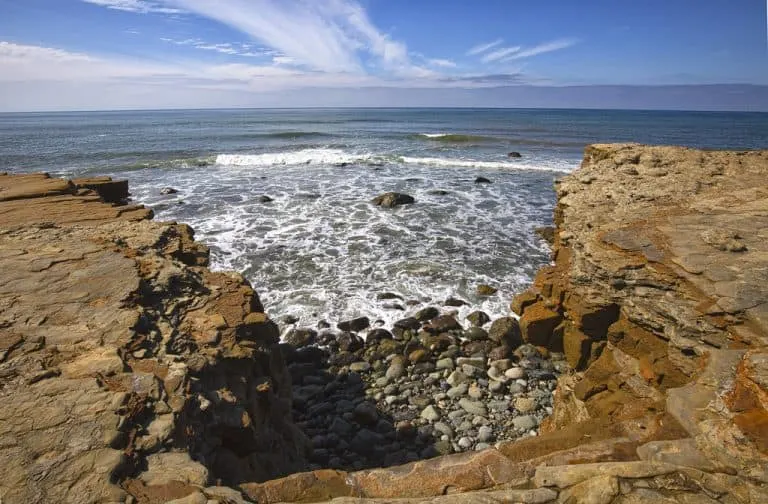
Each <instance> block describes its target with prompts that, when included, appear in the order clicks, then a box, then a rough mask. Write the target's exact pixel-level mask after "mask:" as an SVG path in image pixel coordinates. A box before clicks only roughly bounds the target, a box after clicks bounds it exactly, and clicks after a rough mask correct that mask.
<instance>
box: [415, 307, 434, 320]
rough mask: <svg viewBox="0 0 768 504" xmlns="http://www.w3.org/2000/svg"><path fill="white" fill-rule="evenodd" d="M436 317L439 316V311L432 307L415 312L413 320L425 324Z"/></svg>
mask: <svg viewBox="0 0 768 504" xmlns="http://www.w3.org/2000/svg"><path fill="white" fill-rule="evenodd" d="M438 315H440V310H438V309H437V308H435V307H433V306H428V307H427V308H422V309H421V310H419V311H417V312H416V313H415V314H414V316H413V318H415V319H416V320H418V321H419V322H427V321H429V320H432V319H433V318H435V317H437V316H438Z"/></svg>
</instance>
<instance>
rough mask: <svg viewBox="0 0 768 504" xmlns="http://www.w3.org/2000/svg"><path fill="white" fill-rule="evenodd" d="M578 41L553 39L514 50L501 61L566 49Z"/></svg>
mask: <svg viewBox="0 0 768 504" xmlns="http://www.w3.org/2000/svg"><path fill="white" fill-rule="evenodd" d="M578 42H579V41H578V40H576V39H560V40H553V41H552V42H547V43H546V44H540V45H537V46H534V47H531V48H528V49H524V50H521V51H515V53H514V54H512V55H511V56H508V57H506V58H504V59H502V60H501V61H512V60H516V59H522V58H530V57H531V56H537V55H539V54H544V53H548V52H552V51H559V50H560V49H567V48H568V47H571V46H573V45H575V44H577V43H578Z"/></svg>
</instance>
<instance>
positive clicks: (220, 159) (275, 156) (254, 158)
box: [216, 149, 371, 166]
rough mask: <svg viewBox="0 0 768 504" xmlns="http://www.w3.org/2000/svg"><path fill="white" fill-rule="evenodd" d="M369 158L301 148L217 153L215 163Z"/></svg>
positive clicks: (326, 161) (264, 163)
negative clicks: (288, 150) (278, 150)
mask: <svg viewBox="0 0 768 504" xmlns="http://www.w3.org/2000/svg"><path fill="white" fill-rule="evenodd" d="M370 159H371V155H369V154H355V153H351V152H346V151H343V150H341V149H302V150H298V151H291V152H267V153H264V154H219V155H218V156H217V157H216V164H217V165H220V166H275V165H303V164H331V165H332V164H340V163H355V162H364V161H368V160H370Z"/></svg>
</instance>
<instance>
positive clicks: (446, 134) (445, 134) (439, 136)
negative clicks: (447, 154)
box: [420, 133, 451, 138]
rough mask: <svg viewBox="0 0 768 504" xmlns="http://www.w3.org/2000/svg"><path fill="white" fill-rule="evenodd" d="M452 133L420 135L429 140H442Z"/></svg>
mask: <svg viewBox="0 0 768 504" xmlns="http://www.w3.org/2000/svg"><path fill="white" fill-rule="evenodd" d="M450 134H451V133H420V135H421V136H423V137H427V138H441V137H446V136H449V135H450Z"/></svg>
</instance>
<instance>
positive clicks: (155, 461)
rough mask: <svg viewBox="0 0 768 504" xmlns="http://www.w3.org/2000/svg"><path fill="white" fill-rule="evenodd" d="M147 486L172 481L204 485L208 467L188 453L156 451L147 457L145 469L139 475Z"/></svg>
mask: <svg viewBox="0 0 768 504" xmlns="http://www.w3.org/2000/svg"><path fill="white" fill-rule="evenodd" d="M140 478H141V480H142V481H143V482H144V483H146V484H147V485H149V486H160V485H166V484H168V483H170V482H173V481H179V482H182V483H189V484H191V485H196V486H205V485H206V484H207V483H208V469H206V468H205V467H204V466H203V465H202V464H199V463H197V462H194V461H193V460H192V459H191V458H190V457H189V454H188V453H178V452H171V453H156V454H154V455H150V456H148V457H147V470H146V471H145V472H143V473H141V475H140Z"/></svg>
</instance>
